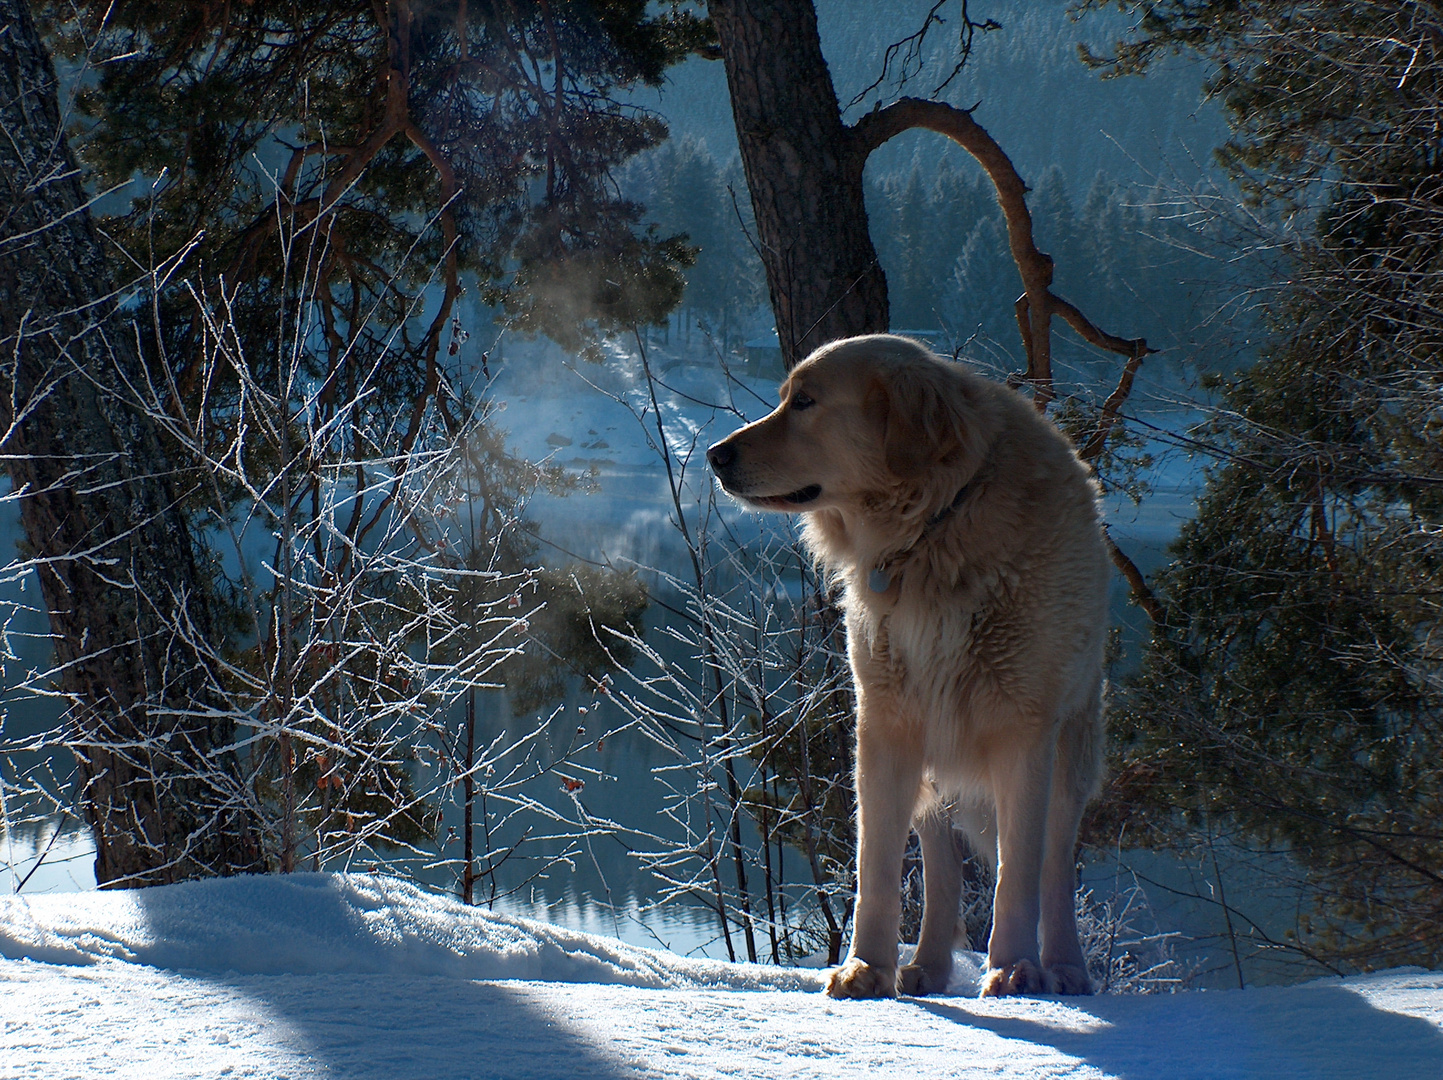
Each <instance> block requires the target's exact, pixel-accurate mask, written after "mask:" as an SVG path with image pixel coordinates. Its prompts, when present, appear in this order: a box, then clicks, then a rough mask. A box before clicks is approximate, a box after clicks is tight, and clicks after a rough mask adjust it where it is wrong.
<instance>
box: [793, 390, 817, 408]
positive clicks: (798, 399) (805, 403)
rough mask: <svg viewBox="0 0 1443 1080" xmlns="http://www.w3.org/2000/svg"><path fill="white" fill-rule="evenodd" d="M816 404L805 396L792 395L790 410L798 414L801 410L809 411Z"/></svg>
mask: <svg viewBox="0 0 1443 1080" xmlns="http://www.w3.org/2000/svg"><path fill="white" fill-rule="evenodd" d="M815 404H816V402H815V401H813V400H812V399H811V398H810V397H808V396H807V395H806V394H793V395H792V408H793V409H795V410H797V411H798V412H800V411H801V410H802V409H810V408H811V407H812V406H813V405H815Z"/></svg>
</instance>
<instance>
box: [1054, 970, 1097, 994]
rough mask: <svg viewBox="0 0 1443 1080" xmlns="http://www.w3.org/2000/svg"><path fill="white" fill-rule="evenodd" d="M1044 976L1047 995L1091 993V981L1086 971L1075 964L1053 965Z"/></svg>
mask: <svg viewBox="0 0 1443 1080" xmlns="http://www.w3.org/2000/svg"><path fill="white" fill-rule="evenodd" d="M1044 975H1045V977H1046V980H1047V992H1048V993H1049V994H1090V993H1092V980H1091V979H1089V978H1088V977H1087V969H1086V968H1083V967H1078V966H1077V965H1076V964H1053V965H1052V966H1051V967H1049V968H1048V969H1047V970H1046V971H1045V972H1044Z"/></svg>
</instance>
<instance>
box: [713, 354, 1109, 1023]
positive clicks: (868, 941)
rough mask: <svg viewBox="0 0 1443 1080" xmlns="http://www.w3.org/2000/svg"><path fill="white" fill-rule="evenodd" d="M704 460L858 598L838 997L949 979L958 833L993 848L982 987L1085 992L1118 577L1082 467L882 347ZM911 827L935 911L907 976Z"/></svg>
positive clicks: (1041, 436) (1053, 432)
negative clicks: (1085, 833)
mask: <svg viewBox="0 0 1443 1080" xmlns="http://www.w3.org/2000/svg"><path fill="white" fill-rule="evenodd" d="M707 458H708V461H709V462H710V464H711V466H712V469H713V471H714V472H715V474H716V476H717V478H718V479H719V480H720V481H721V484H722V486H723V487H724V488H725V489H726V490H727V492H729V493H730V494H731V495H733V496H734V497H736V498H737V499H739V500H740V501H741V502H742V503H744V504H745V505H747V506H750V507H754V508H757V509H762V510H775V511H783V512H788V513H796V512H800V513H802V514H803V515H804V516H805V518H806V523H805V528H804V530H803V539H804V541H805V543H806V545H807V547H808V548H809V549H810V551H811V552H812V554H813V556H814V557H815V558H816V560H817V561H818V562H819V563H820V564H821V566H822V567H823V568H824V569H825V570H826V571H827V572H828V573H829V574H831V575H832V576H833V578H834V579H835V580H836V581H837V582H838V583H839V584H840V585H841V586H842V589H843V594H842V595H843V599H842V605H843V608H844V611H845V614H846V625H847V650H848V654H849V659H850V662H851V667H852V675H853V678H854V680H855V683H856V691H857V754H856V763H857V771H856V784H857V837H858V852H857V900H856V910H855V917H854V923H853V930H852V945H851V950H850V952H849V953H848V955H847V958H846V960H845V961H844V962H843V964H842V966H841V967H839V968H837V969H836V970H835V971H834V972H832V974H831V976H830V980H829V982H828V986H827V991H828V993H830V994H831V995H832V996H833V997H883V996H892V995H893V994H895V993H897V992H898V991H901V992H902V993H906V994H926V993H931V992H936V991H941V990H943V989H945V987H946V985H947V979H948V975H949V973H950V971H951V967H952V948H953V941H954V936H955V935H956V933H957V925H958V918H957V915H958V912H957V906H958V899H959V895H960V892H961V860H960V856H959V854H958V848H957V846H956V844H955V843H954V841H953V837H952V826H953V824H954V823H956V824H958V825H960V826H961V827H962V828H963V829H964V830H965V831H966V832H967V833H968V834H969V836H970V838H971V840H972V846H973V848H974V849H975V850H977V851H979V852H982V853H984V854H986V855H987V856H988V857H989V858H993V857H995V859H996V861H995V863H994V866H995V868H996V872H997V892H996V896H995V900H994V906H993V923H992V937H991V940H990V941H989V942H988V945H987V966H988V971H987V975H986V977H985V979H984V981H983V985H982V994H983V996H1002V995H1007V994H1027V993H1059V994H1086V993H1090V992H1091V985H1090V983H1089V981H1088V976H1087V967H1086V962H1085V960H1084V958H1083V955H1082V948H1081V945H1080V944H1079V942H1078V938H1077V924H1076V920H1075V917H1074V908H1073V903H1074V892H1075V889H1076V880H1075V876H1076V866H1075V850H1074V849H1075V845H1076V842H1077V829H1078V823H1079V821H1080V820H1081V817H1082V811H1083V808H1084V806H1085V805H1086V803H1087V801H1088V800H1089V799H1090V798H1091V797H1092V796H1093V795H1094V794H1095V793H1096V790H1097V787H1098V784H1099V781H1100V778H1101V772H1102V753H1103V739H1104V733H1103V721H1102V652H1103V640H1104V635H1105V630H1106V626H1107V592H1108V583H1109V577H1110V566H1109V561H1108V557H1107V553H1106V549H1105V547H1104V541H1103V538H1102V531H1101V525H1100V523H1099V518H1098V507H1097V497H1098V490H1097V486H1096V484H1095V482H1094V481H1093V479H1092V477H1091V474H1090V472H1089V470H1088V467H1087V466H1086V465H1084V464H1083V463H1082V462H1081V461H1080V460H1079V459H1078V457H1077V455H1076V454H1075V453H1074V452H1073V449H1072V446H1071V444H1070V443H1069V442H1068V440H1067V438H1066V437H1065V436H1063V435H1062V433H1061V432H1059V431H1058V430H1057V428H1055V427H1054V426H1053V425H1052V424H1051V423H1050V422H1049V421H1048V420H1047V419H1045V418H1044V417H1042V416H1040V415H1038V413H1037V412H1036V410H1034V409H1033V408H1032V405H1031V404H1030V403H1029V402H1028V401H1027V400H1026V399H1025V398H1023V397H1022V396H1021V395H1020V394H1017V393H1015V392H1014V391H1012V390H1010V389H1008V388H1007V387H1005V386H1002V385H1000V384H998V383H995V382H992V381H991V380H988V379H985V378H982V377H981V376H979V375H977V374H975V373H973V372H971V371H969V370H967V369H966V368H965V367H963V366H962V365H961V364H957V363H952V362H949V361H945V360H941V359H939V358H938V357H936V356H934V355H933V354H932V353H931V352H929V351H928V350H927V349H926V348H925V347H924V346H922V345H921V344H919V343H917V342H915V341H912V340H910V339H907V338H901V337H895V336H892V335H889V334H876V335H870V336H866V337H855V338H847V339H845V340H842V341H835V342H832V343H831V344H829V345H825V346H823V347H822V348H820V349H818V350H817V351H816V352H814V353H812V355H811V356H809V357H807V358H806V359H805V360H804V361H802V362H801V363H800V364H798V365H797V366H796V368H795V369H794V370H793V371H792V373H791V375H790V376H789V377H788V378H787V380H786V381H785V382H784V383H783V384H782V387H781V404H780V405H779V406H778V407H777V409H776V410H775V411H774V412H772V413H771V414H770V415H768V416H766V417H764V418H763V419H761V420H758V421H756V422H755V423H752V424H748V425H747V426H746V427H744V428H742V429H740V430H739V431H737V432H735V433H733V434H732V435H731V436H729V437H728V438H726V439H724V440H723V441H721V442H719V443H717V444H716V445H715V446H713V447H712V448H711V449H710V450H708V451H707ZM913 824H915V825H916V826H917V829H918V832H919V833H920V836H921V843H922V862H923V881H924V900H925V907H924V909H923V917H922V930H921V937H920V939H919V941H918V944H917V951H916V953H915V955H914V957H913V959H912V962H911V963H909V964H907V965H906V966H905V967H902V968H901V970H900V971H899V970H898V965H897V946H898V926H899V921H900V917H901V898H900V892H901V888H900V886H901V875H902V857H903V853H904V851H905V848H906V845H907V837H908V832H909V830H910V828H911V827H912V825H913ZM1039 931H1040V935H1039ZM1039 936H1040V945H1041V948H1040V949H1039V947H1038V946H1039Z"/></svg>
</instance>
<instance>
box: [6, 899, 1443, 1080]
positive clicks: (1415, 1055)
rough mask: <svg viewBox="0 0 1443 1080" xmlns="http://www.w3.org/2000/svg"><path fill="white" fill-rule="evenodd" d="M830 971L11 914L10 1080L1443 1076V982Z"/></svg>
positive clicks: (497, 933)
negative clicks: (914, 988) (838, 984)
mask: <svg viewBox="0 0 1443 1080" xmlns="http://www.w3.org/2000/svg"><path fill="white" fill-rule="evenodd" d="M821 978H822V975H821V973H820V972H818V971H812V970H805V969H777V968H766V967H757V966H750V965H744V964H727V963H723V962H721V961H717V960H705V959H691V958H685V957H681V956H676V955H673V954H670V953H664V952H659V951H654V950H648V949H642V948H637V947H635V946H630V945H624V944H622V943H620V942H618V941H615V940H613V939H608V938H602V937H596V936H593V935H588V934H582V933H578V932H575V931H569V930H563V929H560V928H558V927H555V926H549V925H547V924H544V923H538V922H532V921H529V920H525V919H517V918H512V917H507V916H501V915H494V914H489V913H487V912H486V911H484V910H478V909H475V908H466V907H463V906H461V905H460V904H458V903H456V902H454V901H452V900H449V899H446V898H444V897H438V896H434V895H431V894H428V893H425V892H423V891H421V890H420V889H417V888H416V887H414V886H412V885H410V884H407V883H405V882H402V881H398V880H395V879H391V878H383V877H371V876H345V875H331V874H296V875H293V876H290V877H264V878H261V877H253V878H232V879H228V880H217V881H204V882H192V883H188V884H184V885H176V886H169V887H166V888H157V889H147V890H142V891H136V892H90V893H82V894H73V893H72V894H69V895H54V896H36V897H25V896H15V897H8V898H5V899H3V900H0V1025H3V1028H0V1077H4V1078H6V1080H8V1078H12V1077H13V1078H21V1077H24V1078H27V1080H37V1078H44V1080H49V1078H53V1077H85V1078H91V1077H112V1076H115V1077H137V1078H140V1077H144V1078H172V1077H174V1078H183V1077H247V1076H253V1077H264V1078H268V1080H270V1078H275V1080H279V1078H283V1077H284V1078H302V1077H337V1078H348V1080H350V1078H356V1080H363V1078H371V1077H375V1078H377V1080H406V1078H410V1077H417V1078H419V1077H427V1078H431V1077H441V1078H446V1080H462V1078H467V1077H471V1078H477V1080H479V1078H483V1077H485V1078H497V1080H500V1078H530V1077H534V1078H547V1080H550V1078H558V1080H561V1078H565V1080H575V1078H583V1077H602V1078H621V1077H717V1076H736V1077H747V1078H754V1080H766V1078H771V1077H819V1076H839V1077H853V1076H878V1077H914V1076H915V1077H989V1078H1008V1077H1029V1078H1032V1077H1049V1078H1052V1077H1077V1078H1083V1077H1088V1078H1091V1077H1121V1078H1127V1080H1172V1078H1187V1077H1208V1078H1213V1077H1218V1078H1222V1077H1229V1078H1231V1077H1238V1078H1244V1077H1269V1078H1274V1077H1279V1078H1323V1077H1338V1078H1348V1080H1357V1078H1365V1077H1375V1076H1376V1077H1383V1076H1388V1077H1398V1076H1401V1077H1410V1078H1411V1077H1443V973H1430V972H1423V971H1393V972H1386V973H1383V974H1378V975H1371V976H1366V977H1360V978H1354V979H1332V980H1324V981H1320V982H1313V983H1309V984H1306V985H1303V986H1295V987H1288V988H1270V989H1260V990H1246V991H1224V992H1218V991H1196V992H1188V993H1180V994H1174V995H1169V996H1156V997H1096V998H1087V999H1070V1000H1068V999H1038V998H1033V999H1022V1000H1017V999H1014V1000H1004V1001H979V1000H977V999H976V998H975V997H974V996H973V995H974V994H975V990H976V985H977V958H976V957H974V956H972V955H971V954H961V955H959V971H958V974H957V977H956V978H955V979H954V983H953V986H952V987H951V988H950V989H951V991H952V995H954V996H947V997H939V998H925V999H915V1000H909V999H903V1000H899V1001H874V1002H836V1001H831V1000H829V999H828V998H826V997H825V996H824V995H823V994H822V993H821V992H820V986H821Z"/></svg>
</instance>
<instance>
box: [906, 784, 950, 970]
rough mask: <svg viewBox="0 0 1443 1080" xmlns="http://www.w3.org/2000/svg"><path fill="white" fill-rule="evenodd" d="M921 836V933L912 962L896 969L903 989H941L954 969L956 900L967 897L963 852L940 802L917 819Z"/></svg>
mask: <svg viewBox="0 0 1443 1080" xmlns="http://www.w3.org/2000/svg"><path fill="white" fill-rule="evenodd" d="M917 834H918V836H920V837H921V840H922V886H923V899H922V933H921V935H920V937H919V938H918V939H917V952H916V954H915V955H914V956H913V957H912V962H911V963H910V964H906V965H904V966H903V968H902V970H901V971H899V972H898V973H897V988H898V989H899V990H901V991H902V993H904V994H916V995H918V996H920V995H922V994H939V993H941V992H942V991H943V990H946V989H947V978H948V976H949V975H951V974H952V945H953V942H954V940H955V938H956V934H957V902H958V900H960V899H961V897H962V853H961V852H960V851H958V850H957V841H956V839H954V838H953V836H952V817H951V814H950V813H949V811H948V809H947V808H946V807H938V808H936V809H934V810H931V811H929V812H928V813H927V814H925V815H924V816H923V818H922V820H921V821H919V822H917Z"/></svg>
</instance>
